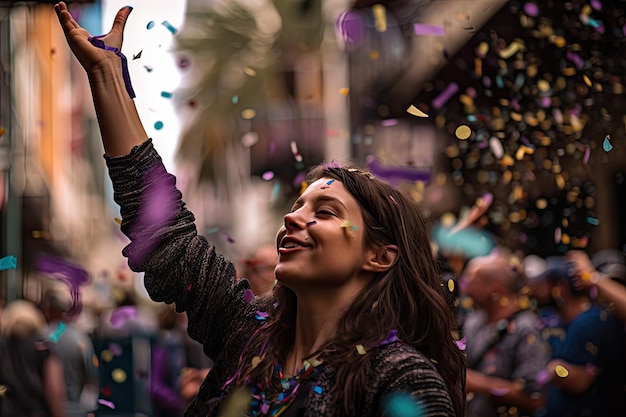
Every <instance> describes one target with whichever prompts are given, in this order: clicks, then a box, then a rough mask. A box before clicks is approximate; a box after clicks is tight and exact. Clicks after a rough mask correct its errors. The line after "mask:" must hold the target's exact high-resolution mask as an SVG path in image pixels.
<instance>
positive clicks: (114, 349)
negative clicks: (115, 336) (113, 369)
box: [108, 343, 123, 356]
mask: <svg viewBox="0 0 626 417" xmlns="http://www.w3.org/2000/svg"><path fill="white" fill-rule="evenodd" d="M108 350H109V352H111V354H112V355H113V356H120V355H121V354H122V352H123V350H122V346H120V345H119V344H118V343H109V348H108Z"/></svg>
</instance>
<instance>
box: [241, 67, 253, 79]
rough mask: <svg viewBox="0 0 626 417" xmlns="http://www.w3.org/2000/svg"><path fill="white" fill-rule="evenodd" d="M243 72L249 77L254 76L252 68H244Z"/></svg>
mask: <svg viewBox="0 0 626 417" xmlns="http://www.w3.org/2000/svg"><path fill="white" fill-rule="evenodd" d="M243 73H244V74H246V75H247V76H249V77H256V71H255V70H253V69H252V68H249V67H248V68H246V69H244V70H243Z"/></svg>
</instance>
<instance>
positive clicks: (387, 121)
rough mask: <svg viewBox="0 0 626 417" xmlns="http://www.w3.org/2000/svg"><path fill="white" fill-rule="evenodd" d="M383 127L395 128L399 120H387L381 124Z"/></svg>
mask: <svg viewBox="0 0 626 417" xmlns="http://www.w3.org/2000/svg"><path fill="white" fill-rule="evenodd" d="M380 124H381V126H387V127H388V126H395V125H397V124H398V119H385V120H383V121H381V122H380Z"/></svg>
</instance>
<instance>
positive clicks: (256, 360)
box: [252, 356, 261, 368]
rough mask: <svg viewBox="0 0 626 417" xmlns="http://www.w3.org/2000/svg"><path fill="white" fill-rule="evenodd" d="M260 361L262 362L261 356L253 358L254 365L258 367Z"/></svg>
mask: <svg viewBox="0 0 626 417" xmlns="http://www.w3.org/2000/svg"><path fill="white" fill-rule="evenodd" d="M259 363H261V358H260V357H259V356H255V357H254V358H252V367H253V368H256V367H257V366H258V365H259Z"/></svg>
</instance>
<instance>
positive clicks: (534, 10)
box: [524, 2, 539, 17]
mask: <svg viewBox="0 0 626 417" xmlns="http://www.w3.org/2000/svg"><path fill="white" fill-rule="evenodd" d="M524 13H526V14H527V15H528V16H530V17H537V15H538V14H539V8H538V7H537V5H536V4H535V3H530V2H529V3H526V4H524Z"/></svg>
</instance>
